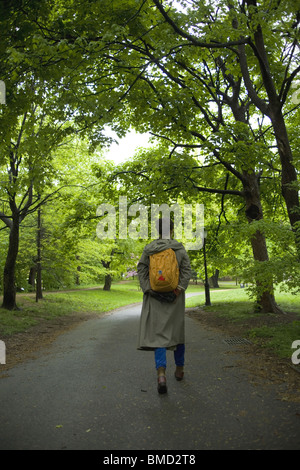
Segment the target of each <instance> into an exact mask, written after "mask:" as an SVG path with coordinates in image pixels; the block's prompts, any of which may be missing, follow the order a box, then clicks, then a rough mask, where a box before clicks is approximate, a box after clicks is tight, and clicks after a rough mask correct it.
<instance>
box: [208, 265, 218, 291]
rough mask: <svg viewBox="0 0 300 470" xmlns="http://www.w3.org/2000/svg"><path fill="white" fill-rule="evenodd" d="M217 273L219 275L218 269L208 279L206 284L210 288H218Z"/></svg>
mask: <svg viewBox="0 0 300 470" xmlns="http://www.w3.org/2000/svg"><path fill="white" fill-rule="evenodd" d="M219 273H220V271H219V269H216V270H215V273H214V275H213V276H211V277H210V278H209V280H208V282H209V285H210V286H211V287H214V288H219V287H220V286H219Z"/></svg>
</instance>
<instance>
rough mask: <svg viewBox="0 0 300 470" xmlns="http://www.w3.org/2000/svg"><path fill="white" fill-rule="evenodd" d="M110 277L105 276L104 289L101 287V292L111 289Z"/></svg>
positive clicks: (108, 275)
mask: <svg viewBox="0 0 300 470" xmlns="http://www.w3.org/2000/svg"><path fill="white" fill-rule="evenodd" d="M111 281H112V279H111V275H110V274H106V276H105V280H104V287H103V290H110V288H111Z"/></svg>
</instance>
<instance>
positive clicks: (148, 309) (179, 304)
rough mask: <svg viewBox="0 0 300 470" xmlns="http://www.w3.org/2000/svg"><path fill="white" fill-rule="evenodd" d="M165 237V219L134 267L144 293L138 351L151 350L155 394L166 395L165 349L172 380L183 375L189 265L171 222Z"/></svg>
mask: <svg viewBox="0 0 300 470" xmlns="http://www.w3.org/2000/svg"><path fill="white" fill-rule="evenodd" d="M167 223H168V224H170V231H169V233H170V235H169V238H162V235H163V234H164V235H165V232H164V230H165V229H164V227H165V224H166V219H159V221H158V233H159V239H158V240H154V241H153V242H151V243H150V244H148V245H147V246H146V247H145V248H144V251H143V254H142V256H141V259H140V261H139V263H138V266H137V271H138V276H139V281H140V286H141V289H142V291H143V293H144V296H143V305H142V312H141V317H140V325H139V335H138V349H141V350H149V351H154V353H155V354H154V357H155V366H156V370H157V383H158V392H159V393H166V392H167V381H166V367H167V360H166V350H167V349H168V350H173V351H174V360H175V365H176V370H175V378H176V380H182V379H183V376H184V371H183V368H184V356H185V332H184V315H185V290H186V288H187V287H188V284H189V280H190V278H191V265H190V259H189V257H188V255H187V252H186V250H185V248H184V246H183V245H182V243H179V242H178V241H176V240H173V239H172V237H173V228H174V226H173V222H172V221H171V220H170V219H167Z"/></svg>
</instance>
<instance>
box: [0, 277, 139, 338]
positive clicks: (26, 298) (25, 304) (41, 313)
mask: <svg viewBox="0 0 300 470" xmlns="http://www.w3.org/2000/svg"><path fill="white" fill-rule="evenodd" d="M141 301H142V291H141V290H140V289H139V288H138V285H137V282H136V281H129V282H128V283H126V284H121V283H113V285H112V288H111V291H104V290H103V289H102V288H99V289H93V290H77V289H76V290H74V291H65V292H64V291H62V292H49V293H46V294H44V299H43V300H40V301H39V302H36V301H35V298H34V295H33V294H32V295H30V294H20V295H18V296H17V305H18V307H19V308H20V310H14V311H9V310H5V309H0V335H2V336H6V335H11V334H14V333H17V332H21V331H25V330H27V329H28V328H29V327H31V326H34V325H36V324H37V323H39V322H40V321H41V320H52V319H54V318H56V317H61V316H64V315H71V314H72V313H74V312H81V313H85V312H86V313H96V314H99V315H101V314H103V313H105V312H108V311H110V310H114V309H116V308H119V307H123V306H125V305H129V304H132V303H137V302H141Z"/></svg>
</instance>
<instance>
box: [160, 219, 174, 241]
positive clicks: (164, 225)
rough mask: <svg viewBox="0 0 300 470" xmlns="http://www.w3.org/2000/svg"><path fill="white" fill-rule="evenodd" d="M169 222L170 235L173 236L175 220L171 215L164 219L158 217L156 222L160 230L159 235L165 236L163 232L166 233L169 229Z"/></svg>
mask: <svg viewBox="0 0 300 470" xmlns="http://www.w3.org/2000/svg"><path fill="white" fill-rule="evenodd" d="M168 224H169V227H170V237H171V232H172V230H174V222H173V220H172V219H170V218H169V217H168V218H164V219H158V220H157V222H156V228H157V230H158V233H159V237H160V238H161V237H162V236H163V232H164V233H165V232H166V231H168Z"/></svg>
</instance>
